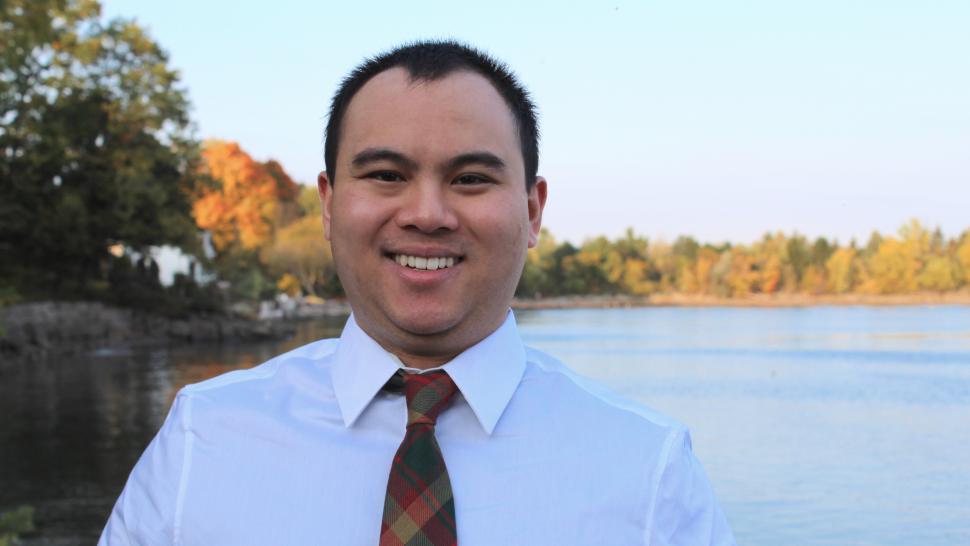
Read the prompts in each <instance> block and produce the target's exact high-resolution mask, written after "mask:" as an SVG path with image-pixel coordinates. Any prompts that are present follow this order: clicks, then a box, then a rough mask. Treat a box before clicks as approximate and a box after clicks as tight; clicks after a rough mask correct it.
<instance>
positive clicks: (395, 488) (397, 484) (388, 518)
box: [380, 371, 458, 546]
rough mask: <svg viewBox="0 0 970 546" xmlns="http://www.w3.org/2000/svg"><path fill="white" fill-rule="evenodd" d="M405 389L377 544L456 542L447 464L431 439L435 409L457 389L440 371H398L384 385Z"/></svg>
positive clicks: (443, 405) (441, 545)
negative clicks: (402, 425) (404, 420)
mask: <svg viewBox="0 0 970 546" xmlns="http://www.w3.org/2000/svg"><path fill="white" fill-rule="evenodd" d="M385 388H386V389H388V390H396V391H400V390H403V391H404V396H405V398H406V399H407V404H408V424H407V431H406V432H405V434H404V440H403V441H402V442H401V446H400V447H399V448H397V453H396V454H394V462H393V463H392V464H391V476H390V478H389V479H388V481H387V497H386V498H385V500H384V519H383V521H382V522H381V543H380V544H381V546H444V545H455V544H458V538H457V532H456V530H455V503H454V499H453V498H452V496H451V481H450V480H449V479H448V469H447V468H445V460H444V458H442V456H441V449H439V448H438V442H437V441H436V440H435V438H434V424H435V420H436V419H437V418H438V414H440V413H441V411H442V410H443V409H445V408H446V407H448V402H449V401H451V397H452V396H454V395H455V393H456V392H458V387H456V386H455V383H454V381H452V380H451V378H450V377H448V374H447V373H445V372H443V371H435V372H429V373H424V374H412V373H404V372H403V371H399V372H397V373H396V374H394V376H393V377H391V379H390V381H388V382H387V386H386V387H385Z"/></svg>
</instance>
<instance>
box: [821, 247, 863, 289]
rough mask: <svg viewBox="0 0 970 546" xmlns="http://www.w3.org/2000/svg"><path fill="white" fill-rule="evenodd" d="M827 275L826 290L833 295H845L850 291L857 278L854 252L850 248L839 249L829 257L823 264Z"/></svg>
mask: <svg viewBox="0 0 970 546" xmlns="http://www.w3.org/2000/svg"><path fill="white" fill-rule="evenodd" d="M825 270H826V272H827V273H828V290H829V291H830V292H833V293H835V294H846V293H849V292H851V291H852V288H853V286H854V285H855V282H856V278H857V276H858V263H857V261H856V251H855V250H854V249H852V248H840V249H838V250H836V251H835V252H834V253H832V255H831V256H829V259H828V260H827V261H826V262H825Z"/></svg>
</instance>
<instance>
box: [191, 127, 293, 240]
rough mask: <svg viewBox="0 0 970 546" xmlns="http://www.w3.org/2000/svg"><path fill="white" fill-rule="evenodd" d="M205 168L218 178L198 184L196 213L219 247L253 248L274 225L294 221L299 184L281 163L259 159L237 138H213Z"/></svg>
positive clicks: (207, 144) (269, 234)
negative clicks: (209, 182) (244, 149)
mask: <svg viewBox="0 0 970 546" xmlns="http://www.w3.org/2000/svg"><path fill="white" fill-rule="evenodd" d="M202 159H203V162H202V174H203V175H206V176H207V177H208V178H209V179H210V180H211V181H213V182H214V183H212V184H208V185H205V186H203V187H201V188H199V190H198V195H197V197H196V200H195V202H194V203H193V205H192V214H193V216H194V217H195V222H196V224H197V225H198V226H199V228H201V229H204V230H207V231H209V232H210V233H211V234H212V242H213V245H214V246H215V248H216V251H217V252H223V251H225V250H227V249H229V248H231V247H233V246H238V247H239V248H241V249H244V250H255V249H257V248H259V247H261V246H263V245H264V244H266V243H267V242H269V241H270V240H271V239H272V237H273V233H274V230H275V229H276V228H277V227H279V226H281V225H283V224H286V223H288V221H292V219H293V218H294V214H293V210H294V209H293V206H287V205H289V204H292V203H294V201H295V199H296V197H297V195H298V194H299V186H298V185H297V184H296V183H295V182H293V180H292V179H291V178H290V177H289V176H288V175H287V174H286V172H285V171H283V168H282V167H281V166H280V165H279V163H277V162H275V161H269V162H266V163H260V162H258V161H256V160H254V159H253V158H252V157H250V155H249V154H247V153H246V152H245V151H243V149H242V148H240V147H239V144H237V143H235V142H226V141H221V140H209V141H206V142H205V143H204V144H203V149H202Z"/></svg>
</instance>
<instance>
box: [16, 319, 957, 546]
mask: <svg viewBox="0 0 970 546" xmlns="http://www.w3.org/2000/svg"><path fill="white" fill-rule="evenodd" d="M517 316H518V319H519V324H520V326H521V329H522V333H523V336H524V337H525V339H526V342H527V343H529V344H530V345H533V346H535V347H537V348H540V349H543V350H546V351H548V352H551V353H553V354H556V355H557V356H559V357H560V358H562V359H563V360H564V361H566V362H567V363H568V364H569V365H570V366H571V367H573V368H574V369H576V370H577V371H579V372H580V373H583V374H585V375H588V376H591V377H593V378H596V379H598V380H600V381H602V382H604V383H606V384H607V385H609V386H611V387H612V388H613V389H615V390H617V391H619V392H621V393H623V394H625V395H627V396H629V397H632V398H635V399H637V400H640V401H642V402H644V403H646V404H648V405H650V406H653V407H655V408H657V409H659V410H661V411H663V412H665V413H667V414H669V415H671V416H673V417H675V418H677V419H679V420H680V421H682V422H684V423H686V424H688V425H689V426H690V428H691V430H692V433H693V438H694V448H695V451H696V452H697V454H698V456H699V457H700V459H701V461H702V462H703V463H704V465H705V467H706V469H707V471H708V474H709V475H710V477H711V481H712V482H713V484H714V487H715V489H716V491H717V494H718V496H719V497H720V499H721V502H722V504H723V506H724V509H725V512H726V513H727V515H728V519H729V520H730V522H731V525H732V527H733V528H734V531H735V534H736V535H737V538H738V542H739V544H742V545H752V546H776V545H781V544H786V545H788V544H804V545H912V544H920V545H970V308H968V307H961V306H940V307H883V308H870V307H838V308H827V307H817V308H804V309H690V308H647V309H594V310H555V311H530V312H520V313H518V314H517ZM340 326H341V325H340V324H339V323H333V322H331V323H313V324H309V323H308V324H304V325H302V326H301V330H300V332H299V334H298V336H297V338H296V339H294V340H291V341H289V342H286V343H272V344H261V345H251V346H234V347H222V348H220V347H199V346H194V347H187V348H171V349H166V350H153V351H143V352H138V353H131V352H113V353H103V354H99V355H93V356H90V357H81V358H79V357H74V358H70V359H62V360H59V361H48V362H43V363H39V364H35V365H31V366H29V367H18V368H16V369H13V368H9V367H8V368H3V369H0V370H2V371H0V415H2V416H3V419H2V421H0V446H2V447H0V511H2V510H5V509H8V508H11V507H14V506H17V505H19V504H24V503H29V504H32V505H34V506H36V507H37V509H38V514H37V522H38V524H39V526H40V528H41V530H40V532H39V534H38V535H35V536H34V537H32V539H31V540H30V541H29V542H28V543H29V544H63V545H67V544H90V543H93V542H94V540H95V539H96V537H97V535H98V533H99V532H100V528H101V526H102V525H103V523H104V520H105V518H106V517H107V514H108V512H109V511H110V508H111V505H112V504H113V502H114V499H115V497H116V496H117V494H118V493H119V492H120V489H121V487H122V485H123V484H124V481H125V478H126V476H127V474H128V472H129V471H130V469H131V466H132V465H133V464H134V462H135V460H136V459H137V458H138V455H139V454H140V453H141V451H142V449H144V446H145V445H146V444H147V443H148V441H149V440H150V439H151V437H152V435H153V434H154V433H155V431H156V430H157V428H158V426H159V425H160V423H161V421H162V419H164V416H165V414H166V412H167V410H168V406H169V405H170V404H171V401H172V399H173V397H174V395H175V392H176V391H177V390H178V389H179V388H180V387H181V386H182V385H184V384H186V383H192V382H196V381H200V380H203V379H205V378H207V377H211V376H213V375H216V374H219V373H222V372H224V371H228V370H231V369H235V368H245V367H249V366H253V365H255V364H258V363H259V362H261V361H263V360H265V359H267V358H269V357H271V356H273V355H275V354H277V353H279V352H281V351H283V350H285V349H287V348H289V347H294V346H297V345H300V344H302V343H305V342H308V341H311V340H313V339H318V338H320V337H330V336H334V335H338V334H339V331H340Z"/></svg>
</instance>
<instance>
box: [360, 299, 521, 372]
mask: <svg viewBox="0 0 970 546" xmlns="http://www.w3.org/2000/svg"><path fill="white" fill-rule="evenodd" d="M506 309H507V308H506ZM505 317H506V315H505V313H503V314H502V315H501V316H500V317H495V319H494V320H491V321H489V322H488V323H479V324H477V325H476V326H477V327H476V328H474V330H471V329H468V328H465V329H460V328H459V329H453V330H450V331H447V332H441V333H438V334H432V335H418V334H412V333H408V332H404V331H401V330H394V329H385V328H380V324H373V323H371V322H370V321H368V320H367V317H366V316H363V315H359V314H356V313H355V314H354V318H355V320H356V321H357V325H358V326H359V327H360V328H361V329H362V330H363V331H364V332H365V333H366V334H367V335H368V336H370V338H371V339H373V340H374V341H376V342H377V344H378V345H380V346H381V347H382V348H383V349H384V350H385V351H387V352H389V353H391V354H392V355H394V356H396V357H398V358H399V359H400V360H401V362H402V363H404V365H405V366H407V367H409V368H416V369H419V370H427V369H429V368H436V367H438V366H441V365H442V364H445V363H447V362H450V361H451V360H453V359H454V358H455V357H457V356H458V355H459V354H461V353H462V352H464V351H465V350H466V349H468V348H469V347H471V346H473V345H475V344H476V343H478V342H480V341H481V340H483V339H485V338H486V337H488V336H489V335H491V334H492V333H494V332H495V331H496V330H498V329H499V327H501V326H502V324H503V323H504V322H505Z"/></svg>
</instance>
